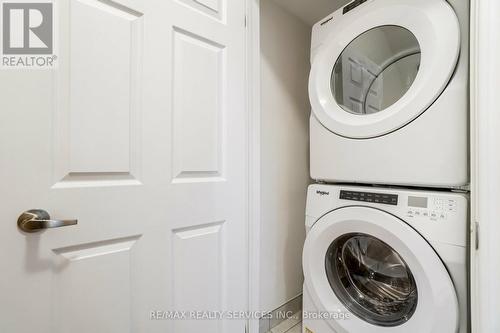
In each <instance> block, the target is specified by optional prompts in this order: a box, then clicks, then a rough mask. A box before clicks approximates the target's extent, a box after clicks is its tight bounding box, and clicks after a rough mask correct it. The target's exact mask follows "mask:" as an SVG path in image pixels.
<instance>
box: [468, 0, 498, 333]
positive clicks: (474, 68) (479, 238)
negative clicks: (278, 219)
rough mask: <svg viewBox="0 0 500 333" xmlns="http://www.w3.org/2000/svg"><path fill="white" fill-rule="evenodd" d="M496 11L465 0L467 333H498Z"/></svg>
mask: <svg viewBox="0 0 500 333" xmlns="http://www.w3.org/2000/svg"><path fill="white" fill-rule="evenodd" d="M499 11H500V3H498V1H496V0H471V44H470V47H471V72H470V73H471V74H470V75H471V79H470V89H471V90H470V96H471V253H470V257H471V288H470V289H471V321H472V325H471V327H472V332H478V333H482V332H497V331H499V330H500V318H499V317H498V314H497V310H498V308H500V286H499V285H498V281H497V279H496V278H495V277H496V276H498V274H500V261H499V260H498V258H499V257H500V255H499V253H500V242H499V241H498V235H500V223H498V216H499V215H500V206H499V205H498V201H500V174H499V172H498V170H500V152H499V150H498V147H497V145H495V144H492V142H494V143H495V142H500V132H499V131H498V128H500V112H498V106H497V101H496V99H498V96H497V95H498V91H497V90H498V88H497V87H498V86H499V85H500V46H499V45H498V43H497V40H498V36H499V33H498V31H500V18H499V17H497V16H496V15H495V14H496V13H498V12H499Z"/></svg>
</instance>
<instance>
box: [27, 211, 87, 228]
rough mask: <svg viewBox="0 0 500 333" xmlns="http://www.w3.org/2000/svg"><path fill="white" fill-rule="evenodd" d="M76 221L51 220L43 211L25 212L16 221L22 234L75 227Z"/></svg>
mask: <svg viewBox="0 0 500 333" xmlns="http://www.w3.org/2000/svg"><path fill="white" fill-rule="evenodd" d="M77 223H78V220H51V219H50V215H49V213H47V212H46V211H44V210H43V209H31V210H28V211H25V212H24V213H22V214H21V216H19V218H18V219H17V227H18V228H19V229H21V230H22V231H24V232H29V233H32V232H37V231H42V230H44V229H49V228H59V227H66V226H69V225H75V224H77Z"/></svg>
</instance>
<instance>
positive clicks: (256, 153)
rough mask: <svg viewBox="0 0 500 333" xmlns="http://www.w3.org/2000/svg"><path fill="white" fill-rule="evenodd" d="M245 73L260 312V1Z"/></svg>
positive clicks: (251, 263) (251, 287)
mask: <svg viewBox="0 0 500 333" xmlns="http://www.w3.org/2000/svg"><path fill="white" fill-rule="evenodd" d="M245 24H246V28H247V29H246V46H247V50H246V55H247V59H246V73H247V80H246V82H247V110H248V145H249V147H248V160H249V164H248V182H249V184H248V310H249V311H252V312H253V314H258V311H261V309H260V230H261V228H260V221H261V218H260V214H261V207H260V199H261V196H260V191H261V184H260V182H261V177H260V162H261V161H260V154H261V150H260V144H261V141H260V114H261V91H260V90H261V85H260V79H261V75H260V0H246V17H245ZM247 332H248V333H259V318H258V316H256V315H252V316H251V317H250V319H249V320H248V324H247Z"/></svg>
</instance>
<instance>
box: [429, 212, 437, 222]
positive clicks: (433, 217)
mask: <svg viewBox="0 0 500 333" xmlns="http://www.w3.org/2000/svg"><path fill="white" fill-rule="evenodd" d="M430 216H431V219H434V220H435V219H437V217H438V214H437V213H436V212H431V215H430Z"/></svg>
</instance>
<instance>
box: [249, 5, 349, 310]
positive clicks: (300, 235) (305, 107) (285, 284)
mask: <svg viewBox="0 0 500 333" xmlns="http://www.w3.org/2000/svg"><path fill="white" fill-rule="evenodd" d="M347 2H348V1H345V0H342V1H338V0H308V1H304V0H261V1H260V63H261V64H260V65H261V69H260V76H261V79H260V86H261V105H260V107H261V110H260V147H261V148H260V161H261V167H260V173H261V182H260V233H259V238H260V258H259V268H258V270H259V275H260V278H259V289H260V292H259V308H260V310H263V311H272V310H275V309H280V308H282V309H287V310H291V311H295V310H296V309H300V305H301V299H300V296H301V294H302V284H303V274H302V246H303V243H304V239H305V227H304V220H305V203H306V194H307V186H308V185H309V184H310V183H311V179H310V173H309V116H310V112H311V106H310V103H309V95H308V79H309V71H310V55H311V52H310V49H311V29H312V26H313V24H314V23H316V22H317V21H319V20H320V19H322V18H324V17H326V16H327V15H328V14H330V13H332V12H334V11H335V10H337V9H338V8H340V7H342V6H343V5H345V4H346V3H347ZM283 305H285V306H284V307H283Z"/></svg>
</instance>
